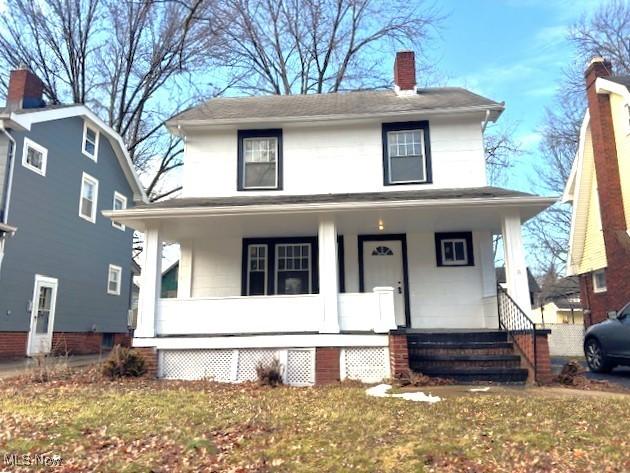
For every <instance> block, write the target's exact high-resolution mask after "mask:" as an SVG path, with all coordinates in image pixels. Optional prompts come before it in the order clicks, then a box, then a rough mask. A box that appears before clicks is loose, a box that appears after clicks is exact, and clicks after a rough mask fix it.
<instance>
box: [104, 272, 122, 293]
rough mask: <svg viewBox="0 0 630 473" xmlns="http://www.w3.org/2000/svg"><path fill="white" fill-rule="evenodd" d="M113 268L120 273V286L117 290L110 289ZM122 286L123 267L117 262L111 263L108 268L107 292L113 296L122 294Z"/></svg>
mask: <svg viewBox="0 0 630 473" xmlns="http://www.w3.org/2000/svg"><path fill="white" fill-rule="evenodd" d="M112 270H113V271H114V272H117V273H118V287H117V288H116V290H115V291H112V290H110V289H109V283H110V282H112V280H111V279H110V276H111V274H112ZM121 287H122V268H121V267H120V266H116V265H115V264H110V265H109V267H108V268H107V294H109V295H112V296H120V288H121Z"/></svg>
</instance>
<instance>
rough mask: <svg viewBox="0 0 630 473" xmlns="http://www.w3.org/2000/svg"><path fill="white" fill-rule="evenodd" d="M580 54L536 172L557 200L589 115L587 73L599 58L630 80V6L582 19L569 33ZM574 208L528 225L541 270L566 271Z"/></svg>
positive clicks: (550, 120)
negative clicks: (583, 125) (555, 269)
mask: <svg viewBox="0 0 630 473" xmlns="http://www.w3.org/2000/svg"><path fill="white" fill-rule="evenodd" d="M569 40H570V41H571V42H572V43H573V45H574V46H575V48H576V53H575V58H574V60H573V62H572V63H571V64H570V65H568V67H567V70H566V74H565V76H566V77H565V80H564V83H563V84H561V87H560V88H559V92H558V94H557V96H556V99H555V103H554V107H553V108H550V109H548V110H547V113H546V118H545V122H544V124H543V126H542V136H543V139H542V142H541V145H540V152H541V155H542V157H543V159H544V163H543V165H542V166H539V167H538V168H537V173H536V176H537V185H538V186H539V187H542V189H543V190H545V191H547V192H548V193H550V194H552V195H561V194H562V193H563V191H564V187H565V184H566V182H567V179H568V177H569V173H570V172H571V166H572V163H573V159H574V158H575V154H576V152H577V148H578V142H579V133H580V126H581V123H582V120H583V118H584V113H585V110H586V91H585V85H584V76H583V71H584V68H585V65H586V64H588V61H589V60H590V59H591V58H592V57H594V56H603V57H606V58H607V59H611V60H612V61H613V64H614V67H615V73H616V74H630V5H629V4H628V3H626V2H624V1H622V0H613V1H610V2H608V3H606V4H604V5H602V6H601V7H600V8H599V9H598V10H597V11H596V12H594V13H593V14H592V15H591V16H583V17H582V18H581V19H580V20H579V21H578V22H577V23H576V24H575V25H573V27H572V28H571V29H570V32H569ZM570 227H571V208H570V206H568V205H563V204H557V205H554V206H553V207H551V208H550V209H549V210H547V211H546V212H544V213H542V214H541V215H540V216H538V217H537V218H536V219H534V220H533V221H532V222H531V223H530V224H529V225H528V232H529V234H530V235H531V236H532V237H533V241H534V243H533V246H534V250H535V251H533V252H532V253H533V254H535V255H536V257H537V258H538V261H539V264H540V266H541V267H542V268H548V267H550V266H552V265H555V266H556V267H557V269H558V270H560V271H562V270H564V268H565V265H566V260H567V251H568V247H569V241H568V240H569V229H570Z"/></svg>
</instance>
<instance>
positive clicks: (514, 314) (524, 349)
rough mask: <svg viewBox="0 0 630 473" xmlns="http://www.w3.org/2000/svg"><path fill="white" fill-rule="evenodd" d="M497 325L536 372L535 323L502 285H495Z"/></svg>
mask: <svg viewBox="0 0 630 473" xmlns="http://www.w3.org/2000/svg"><path fill="white" fill-rule="evenodd" d="M497 305H498V309H499V327H500V328H502V329H503V330H505V331H506V332H507V333H508V335H509V336H510V338H511V339H512V340H513V341H514V343H515V344H516V345H517V346H518V348H519V350H520V352H521V353H522V354H523V356H524V357H525V359H526V360H527V362H528V363H529V364H530V365H531V367H532V368H533V369H534V374H535V373H536V324H535V323H534V322H533V321H532V319H530V318H529V317H528V316H527V314H526V313H525V312H524V311H523V309H521V308H520V307H519V305H518V304H517V303H516V302H515V301H514V299H512V297H511V296H510V295H509V294H508V293H507V291H506V290H505V289H503V287H501V286H500V285H498V286H497Z"/></svg>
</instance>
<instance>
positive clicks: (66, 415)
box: [0, 377, 630, 472]
mask: <svg viewBox="0 0 630 473" xmlns="http://www.w3.org/2000/svg"><path fill="white" fill-rule="evenodd" d="M364 392H365V389H364V388H363V387H359V386H335V387H329V388H286V387H282V388H276V389H271V388H259V387H256V386H254V385H235V386H232V385H217V384H211V383H202V382H198V383H185V382H160V381H149V380H143V381H138V380H132V381H124V382H119V383H112V382H108V381H91V380H90V379H89V378H81V377H79V378H76V379H73V380H70V381H56V382H53V383H47V384H33V383H25V382H23V381H22V382H19V383H18V382H15V381H13V382H12V381H10V380H7V381H5V382H4V383H3V384H2V385H0V462H1V461H2V459H3V456H4V455H5V454H12V453H16V454H18V455H21V454H24V453H31V454H47V455H51V456H52V455H60V456H61V457H62V459H63V461H62V466H61V467H59V468H54V469H52V468H49V469H48V470H46V468H44V470H46V471H80V472H87V471H94V472H141V471H143V472H149V471H153V472H161V471H164V472H166V471H169V472H187V471H190V472H200V471H281V472H284V471H286V472H325V471H335V472H337V471H339V472H345V471H366V472H375V471H376V472H380V471H384V472H387V471H399V472H413V471H427V472H430V471H470V472H486V471H488V472H494V471H501V472H524V471H532V472H533V471H562V472H565V471H566V472H582V471H593V472H605V471H619V472H621V471H630V448H629V447H630V445H629V439H630V396H618V395H617V396H610V395H603V396H599V395H592V394H590V395H579V397H574V395H573V394H571V391H568V390H566V394H560V395H555V394H554V395H549V394H547V393H546V392H545V391H544V390H541V389H535V390H531V391H526V392H522V391H519V390H510V389H505V390H499V391H498V392H496V393H492V391H491V392H490V393H466V392H465V391H464V390H462V389H459V390H454V389H452V388H451V389H449V387H440V388H433V389H432V388H427V389H425V392H435V393H437V394H439V395H441V396H443V397H445V398H446V399H445V400H444V401H442V402H438V403H437V404H434V405H429V404H425V403H414V402H410V401H405V400H399V399H385V398H371V397H367V396H366V395H365V393H364ZM586 394H588V393H586ZM3 469H7V468H6V467H3V465H2V464H1V463H0V471H2V470H3ZM9 471H34V470H33V467H26V466H25V467H22V468H21V469H20V468H17V469H16V468H14V469H11V468H9Z"/></svg>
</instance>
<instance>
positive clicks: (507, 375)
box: [421, 367, 528, 384]
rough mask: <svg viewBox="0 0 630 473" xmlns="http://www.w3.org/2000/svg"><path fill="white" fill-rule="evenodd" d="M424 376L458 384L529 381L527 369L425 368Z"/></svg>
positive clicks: (519, 382) (518, 382)
mask: <svg viewBox="0 0 630 473" xmlns="http://www.w3.org/2000/svg"><path fill="white" fill-rule="evenodd" d="M421 373H422V374H424V375H427V376H432V377H437V378H445V379H452V380H453V381H455V382H457V383H462V384H466V383H471V382H492V383H517V384H524V383H525V382H526V381H527V375H528V371H527V369H525V368H489V367H488V368H440V367H435V368H425V369H424V370H422V371H421Z"/></svg>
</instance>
